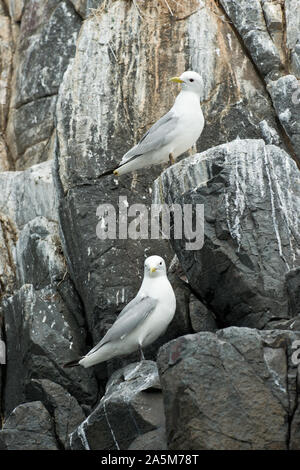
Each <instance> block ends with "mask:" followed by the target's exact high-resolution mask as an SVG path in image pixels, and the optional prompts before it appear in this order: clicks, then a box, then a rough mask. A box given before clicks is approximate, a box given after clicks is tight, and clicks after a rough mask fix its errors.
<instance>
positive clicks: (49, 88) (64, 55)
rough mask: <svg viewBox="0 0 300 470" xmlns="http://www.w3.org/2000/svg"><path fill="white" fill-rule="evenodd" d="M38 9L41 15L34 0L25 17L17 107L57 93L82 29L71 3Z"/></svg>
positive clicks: (29, 5) (28, 6)
mask: <svg viewBox="0 0 300 470" xmlns="http://www.w3.org/2000/svg"><path fill="white" fill-rule="evenodd" d="M51 7H52V8H54V9H53V10H52V9H51ZM38 9H40V11H39V12H38V13H37V6H36V2H35V1H33V0H30V1H29V2H27V4H26V6H25V10H24V14H23V16H22V24H21V31H20V39H19V54H20V63H19V65H18V69H17V76H16V96H15V98H14V105H15V107H17V108H19V107H20V106H21V105H22V104H25V103H27V102H29V101H33V100H37V99H39V98H43V97H45V96H49V95H53V94H56V93H57V91H58V87H59V85H60V83H61V80H62V77H63V74H64V72H65V70H66V68H67V65H68V63H69V59H70V57H73V56H74V54H75V43H76V38H77V34H78V32H79V29H80V26H81V20H80V19H79V17H78V15H77V14H76V13H75V12H74V9H73V8H72V7H71V6H70V4H69V3H68V2H65V1H57V0H56V1H54V0H51V1H48V2H42V5H41V6H38ZM47 10H48V11H47ZM49 10H50V11H49ZM39 13H40V16H39ZM48 15H49V16H48ZM32 16H33V21H32ZM53 50H55V54H53Z"/></svg>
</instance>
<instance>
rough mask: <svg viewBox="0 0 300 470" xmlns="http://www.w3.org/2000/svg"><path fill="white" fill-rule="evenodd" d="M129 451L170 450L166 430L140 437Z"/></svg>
mask: <svg viewBox="0 0 300 470" xmlns="http://www.w3.org/2000/svg"><path fill="white" fill-rule="evenodd" d="M128 450H168V446H167V441H166V430H165V428H164V427H162V428H158V429H155V430H154V431H149V432H146V433H145V434H143V435H142V436H138V437H137V438H136V439H135V440H134V441H133V442H132V443H131V444H130V446H129V447H128Z"/></svg>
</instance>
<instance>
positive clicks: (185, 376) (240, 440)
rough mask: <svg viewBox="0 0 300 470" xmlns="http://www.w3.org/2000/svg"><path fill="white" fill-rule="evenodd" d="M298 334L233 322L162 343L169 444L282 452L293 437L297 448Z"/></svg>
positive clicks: (161, 367) (160, 363) (187, 447)
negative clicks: (295, 347) (295, 350)
mask: <svg viewBox="0 0 300 470" xmlns="http://www.w3.org/2000/svg"><path fill="white" fill-rule="evenodd" d="M299 338H300V333H299V332H287V331H278V330H277V331H258V330H255V329H248V328H236V327H231V328H227V329H225V330H219V331H218V332H217V333H216V334H214V333H209V332H207V333H204V332H201V333H197V334H195V335H187V336H183V337H181V338H178V339H176V340H173V341H171V342H170V343H168V344H167V345H165V346H163V348H162V349H161V350H160V353H159V359H158V366H159V373H160V378H161V385H162V389H163V395H164V405H165V412H166V429H167V440H168V448H169V449H170V450H177V451H178V450H204V449H206V450H222V449H227V450H234V449H235V450H242V449H243V450H247V449H248V450H250V449H251V450H271V449H273V450H275V449H277V450H279V449H282V450H283V449H288V448H289V446H290V443H292V442H293V445H294V446H295V448H298V449H299V440H298V443H297V444H296V439H295V437H296V435H295V434H293V433H294V427H295V424H296V423H295V422H294V420H295V416H296V415H297V418H298V405H297V394H296V390H297V388H296V387H297V367H296V366H295V365H294V364H293V362H292V361H291V352H292V344H293V342H294V341H296V340H299ZM295 409H296V410H297V412H296V414H295ZM290 433H292V434H290Z"/></svg>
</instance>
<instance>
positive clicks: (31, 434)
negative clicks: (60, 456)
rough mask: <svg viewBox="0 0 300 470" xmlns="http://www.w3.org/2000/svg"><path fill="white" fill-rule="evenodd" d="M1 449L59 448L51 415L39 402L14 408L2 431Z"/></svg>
mask: <svg viewBox="0 0 300 470" xmlns="http://www.w3.org/2000/svg"><path fill="white" fill-rule="evenodd" d="M0 449H1V450H58V446H57V443H56V440H55V435H54V430H53V423H52V420H51V416H50V415H49V413H48V411H47V410H46V408H45V407H44V405H43V404H42V403H41V402H39V401H35V402H31V403H25V404H24V405H20V406H18V407H17V408H15V409H14V411H13V412H12V413H11V415H10V417H9V418H8V419H7V421H6V422H5V424H4V427H3V429H2V430H1V431H0Z"/></svg>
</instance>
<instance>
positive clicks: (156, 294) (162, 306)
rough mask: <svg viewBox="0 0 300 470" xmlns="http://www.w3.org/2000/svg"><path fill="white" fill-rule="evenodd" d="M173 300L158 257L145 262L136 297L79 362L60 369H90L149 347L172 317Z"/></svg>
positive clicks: (173, 296)
mask: <svg viewBox="0 0 300 470" xmlns="http://www.w3.org/2000/svg"><path fill="white" fill-rule="evenodd" d="M175 309H176V299H175V294H174V291H173V289H172V286H171V284H170V282H169V280H168V278H167V270H166V264H165V262H164V260H163V259H162V258H161V257H160V256H150V257H149V258H147V259H146V260H145V266H144V279H143V282H142V285H141V287H140V290H139V291H138V293H137V295H136V297H135V298H134V299H133V300H131V302H129V304H127V305H126V307H125V308H123V310H122V311H121V313H120V314H119V316H118V318H117V319H116V321H115V323H114V324H113V325H112V327H111V328H110V329H109V330H108V332H107V333H106V335H105V336H104V337H103V338H102V340H101V341H100V342H99V343H98V344H97V345H96V346H95V347H94V348H93V349H91V351H90V352H88V353H87V354H86V356H83V357H82V358H81V359H78V360H76V361H72V362H69V363H67V364H65V366H64V367H73V366H77V365H81V366H83V367H91V366H94V365H95V364H99V363H100V362H104V361H107V360H109V359H112V358H113V357H119V356H124V355H127V354H131V353H132V352H134V351H137V350H140V352H141V359H144V354H143V349H142V348H144V347H146V346H148V345H149V344H151V343H153V342H154V341H155V340H156V339H157V338H158V337H159V336H161V335H162V334H163V333H164V332H165V331H166V329H167V327H168V325H169V323H170V322H171V320H172V318H173V317H174V314H175Z"/></svg>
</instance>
